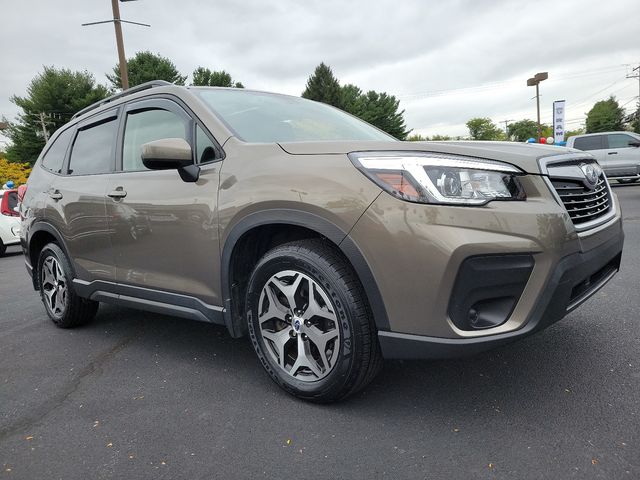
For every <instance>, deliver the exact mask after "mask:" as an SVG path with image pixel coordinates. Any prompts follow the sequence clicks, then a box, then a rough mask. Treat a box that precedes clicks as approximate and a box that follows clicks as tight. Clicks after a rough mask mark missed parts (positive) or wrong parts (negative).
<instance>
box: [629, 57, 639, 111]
mask: <svg viewBox="0 0 640 480" xmlns="http://www.w3.org/2000/svg"><path fill="white" fill-rule="evenodd" d="M633 72H636V73H635V74H634V73H633ZM627 78H637V79H638V109H639V110H640V65H638V66H637V67H636V68H632V69H631V73H629V74H628V75H627Z"/></svg>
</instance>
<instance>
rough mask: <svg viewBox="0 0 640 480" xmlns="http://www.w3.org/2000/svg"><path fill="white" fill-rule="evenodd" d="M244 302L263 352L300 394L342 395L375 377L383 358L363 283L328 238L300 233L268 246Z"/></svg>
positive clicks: (322, 398)
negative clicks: (302, 236) (310, 237)
mask: <svg viewBox="0 0 640 480" xmlns="http://www.w3.org/2000/svg"><path fill="white" fill-rule="evenodd" d="M272 302H273V303H272ZM292 304H295V305H292ZM246 306H247V312H246V314H247V321H248V327H249V335H250V337H251V342H252V344H253V347H254V349H255V351H256V354H257V355H258V358H259V359H260V361H261V363H262V365H263V367H264V368H265V370H266V371H267V373H268V374H269V375H270V376H271V378H272V379H273V380H274V381H275V382H276V383H277V384H278V385H279V386H280V387H281V388H283V389H284V390H286V391H287V392H289V393H290V394H292V395H294V396H296V397H299V398H302V399H304V400H310V401H314V402H322V403H328V402H334V401H337V400H340V399H343V398H345V397H347V396H349V395H352V394H353V393H355V392H357V391H359V390H360V389H362V388H363V387H365V386H366V385H367V384H368V383H369V382H371V380H373V378H374V377H375V375H376V374H377V373H378V372H379V370H380V368H381V366H382V354H381V352H380V346H379V344H378V336H377V332H376V328H375V325H374V322H373V316H372V314H371V310H370V308H369V304H368V302H367V297H366V294H365V292H364V289H363V287H362V285H361V284H360V281H359V279H358V278H357V276H356V274H355V272H354V271H353V270H352V268H351V266H350V265H349V264H348V263H347V261H346V260H345V259H344V258H343V257H342V255H341V254H340V253H339V252H337V251H336V250H335V249H334V248H333V247H332V246H330V245H329V244H327V242H325V241H322V240H316V239H313V240H302V241H297V242H292V243H287V244H284V245H281V246H278V247H276V248H274V249H273V250H271V251H269V252H267V253H266V254H265V255H264V256H263V257H262V259H260V261H259V262H258V264H257V265H256V267H255V269H254V271H253V274H252V276H251V278H250V280H249V286H248V289H247V296H246Z"/></svg>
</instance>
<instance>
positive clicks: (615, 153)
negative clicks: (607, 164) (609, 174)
mask: <svg viewBox="0 0 640 480" xmlns="http://www.w3.org/2000/svg"><path fill="white" fill-rule="evenodd" d="M617 154H618V152H607V155H617Z"/></svg>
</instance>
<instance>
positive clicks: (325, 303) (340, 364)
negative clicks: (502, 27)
mask: <svg viewBox="0 0 640 480" xmlns="http://www.w3.org/2000/svg"><path fill="white" fill-rule="evenodd" d="M20 202H21V215H22V228H21V237H22V238H21V242H22V247H23V249H24V254H25V260H26V265H27V269H28V271H29V273H30V274H31V277H32V279H33V286H34V287H35V289H36V290H38V291H39V292H40V295H41V297H42V301H43V304H44V307H45V309H46V312H47V314H48V316H49V317H50V318H51V320H52V321H53V323H55V324H56V325H57V326H59V327H73V326H77V325H80V324H83V323H85V322H87V321H89V320H91V318H92V317H94V315H95V314H96V311H97V310H98V305H99V303H100V302H104V303H111V304H116V305H122V306H127V307H135V308H140V309H145V310H151V311H154V312H158V313H163V314H167V315H174V316H179V317H184V318H188V319H194V320H201V321H205V322H211V323H215V324H220V325H224V326H225V327H226V328H227V329H228V331H229V334H230V335H231V336H233V337H243V336H247V335H248V337H249V338H250V340H251V343H252V344H253V347H254V349H255V351H256V353H257V356H258V358H259V359H260V362H261V363H262V365H263V367H264V368H265V370H266V371H267V372H268V374H269V375H270V376H271V378H272V379H273V380H274V381H275V382H276V383H277V384H279V385H280V386H281V387H282V388H284V389H285V390H286V391H288V392H290V393H292V394H293V395H296V396H298V397H301V398H304V399H308V400H313V401H322V402H328V401H334V400H338V399H341V398H344V397H345V396H347V395H349V394H352V393H354V392H356V391H358V390H359V389H361V388H362V387H364V386H365V385H366V384H367V383H368V382H369V381H371V379H372V378H373V377H374V376H375V374H376V373H377V372H378V370H379V369H380V367H381V363H382V359H383V358H403V359H410V358H438V357H440V358H442V357H449V356H457V355H467V354H473V353H477V352H479V351H482V350H485V349H488V348H491V347H495V346H498V345H502V344H505V343H507V342H510V341H512V340H515V339H517V338H520V337H524V336H526V335H528V334H531V333H533V332H536V331H538V330H541V329H543V328H545V327H547V326H548V325H550V324H552V323H553V322H555V321H557V320H559V319H561V318H562V317H564V316H565V315H566V314H567V313H568V312H570V311H571V310H573V309H574V308H576V307H578V305H580V304H581V303H582V302H584V301H585V300H586V299H587V298H589V297H590V296H591V295H593V294H594V293H595V292H596V291H597V290H598V289H599V288H601V287H602V286H603V285H604V284H606V283H607V282H608V281H609V280H610V279H611V278H612V276H613V275H614V274H615V273H616V272H617V271H618V268H619V266H620V257H621V253H622V245H623V232H622V221H621V217H620V207H619V205H618V202H617V200H616V196H615V195H614V194H613V193H612V191H611V189H610V188H609V184H608V183H607V180H606V178H605V176H604V175H603V173H602V170H601V168H600V167H599V165H598V163H597V162H596V161H595V159H594V158H593V157H592V156H590V155H589V154H588V153H585V152H581V151H577V150H570V149H563V148H559V147H553V146H536V145H526V144H515V143H489V142H444V143H406V142H400V141H397V140H395V139H394V138H392V137H389V136H388V135H387V134H385V133H383V132H382V131H380V130H378V129H376V128H374V127H372V126H371V125H369V124H367V123H364V122H362V121H360V120H359V119H357V118H354V117H352V116H350V115H348V114H346V113H344V112H342V111H340V110H337V109H335V108H332V107H329V106H327V105H324V104H320V103H316V102H312V101H309V100H305V99H302V98H297V97H290V96H284V95H277V94H272V93H264V92H257V91H248V90H240V89H221V88H199V87H178V86H174V85H170V84H166V83H164V82H151V83H148V84H145V85H141V86H138V87H135V88H132V89H129V90H127V91H125V92H123V93H121V94H118V95H115V96H113V97H111V98H108V99H106V100H104V101H102V102H100V103H99V104H96V105H92V106H90V107H88V108H86V109H85V110H83V111H81V112H79V113H78V114H77V115H76V116H75V117H74V118H73V120H72V121H71V122H69V123H68V124H67V125H65V126H64V127H63V128H61V129H60V130H59V131H57V132H56V134H55V135H54V136H53V137H52V138H51V140H50V141H49V143H48V144H47V146H46V148H45V149H44V151H43V152H42V154H41V156H40V158H39V160H38V162H37V164H36V165H35V167H34V169H33V173H32V174H31V177H30V178H29V182H28V186H27V189H26V191H22V192H21V198H20ZM575 321H579V318H576V320H575Z"/></svg>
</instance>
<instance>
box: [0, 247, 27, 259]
mask: <svg viewBox="0 0 640 480" xmlns="http://www.w3.org/2000/svg"><path fill="white" fill-rule="evenodd" d="M18 255H22V248H21V247H20V245H11V246H8V247H7V250H6V251H5V252H4V254H3V255H0V258H4V257H17V256H18Z"/></svg>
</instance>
